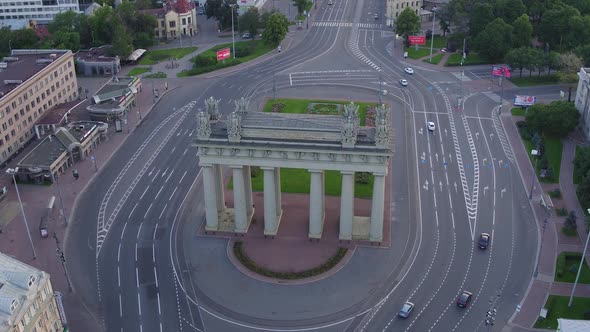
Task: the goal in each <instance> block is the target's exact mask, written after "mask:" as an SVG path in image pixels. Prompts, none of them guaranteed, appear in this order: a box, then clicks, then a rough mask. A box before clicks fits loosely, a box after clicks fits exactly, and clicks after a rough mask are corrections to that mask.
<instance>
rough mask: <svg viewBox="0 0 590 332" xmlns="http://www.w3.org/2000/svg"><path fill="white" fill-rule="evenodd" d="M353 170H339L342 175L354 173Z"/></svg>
mask: <svg viewBox="0 0 590 332" xmlns="http://www.w3.org/2000/svg"><path fill="white" fill-rule="evenodd" d="M354 173H355V171H340V174H342V175H354Z"/></svg>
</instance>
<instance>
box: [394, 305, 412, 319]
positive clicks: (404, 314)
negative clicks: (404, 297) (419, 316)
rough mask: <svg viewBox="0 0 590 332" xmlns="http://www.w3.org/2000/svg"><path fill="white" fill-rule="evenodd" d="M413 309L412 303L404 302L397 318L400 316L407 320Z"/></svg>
mask: <svg viewBox="0 0 590 332" xmlns="http://www.w3.org/2000/svg"><path fill="white" fill-rule="evenodd" d="M413 309H414V303H412V302H406V303H404V305H403V306H402V309H401V310H400V311H399V313H398V316H400V317H402V318H408V317H409V316H410V313H411V312H412V310H413Z"/></svg>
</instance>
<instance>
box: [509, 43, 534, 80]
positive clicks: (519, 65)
mask: <svg viewBox="0 0 590 332" xmlns="http://www.w3.org/2000/svg"><path fill="white" fill-rule="evenodd" d="M529 55H530V52H529V47H520V48H515V49H512V50H510V51H508V53H506V56H505V57H504V61H505V62H506V63H507V64H508V65H509V66H510V67H512V68H514V69H518V70H519V76H520V77H522V70H523V69H524V68H527V67H528V65H529V62H530V59H529Z"/></svg>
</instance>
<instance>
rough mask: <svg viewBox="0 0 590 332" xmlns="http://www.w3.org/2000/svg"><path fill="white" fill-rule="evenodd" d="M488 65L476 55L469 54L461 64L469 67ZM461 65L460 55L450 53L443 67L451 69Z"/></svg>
mask: <svg viewBox="0 0 590 332" xmlns="http://www.w3.org/2000/svg"><path fill="white" fill-rule="evenodd" d="M486 63H488V61H487V60H485V59H483V58H481V57H480V56H479V54H477V53H469V55H468V56H467V58H465V61H464V62H463V66H469V65H483V64H486ZM460 65H461V53H452V54H451V55H449V58H448V59H447V62H445V67H453V66H460Z"/></svg>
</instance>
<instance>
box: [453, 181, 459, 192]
mask: <svg viewBox="0 0 590 332" xmlns="http://www.w3.org/2000/svg"><path fill="white" fill-rule="evenodd" d="M453 185H454V186H455V193H457V192H458V191H457V182H455V183H454V184H453Z"/></svg>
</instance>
